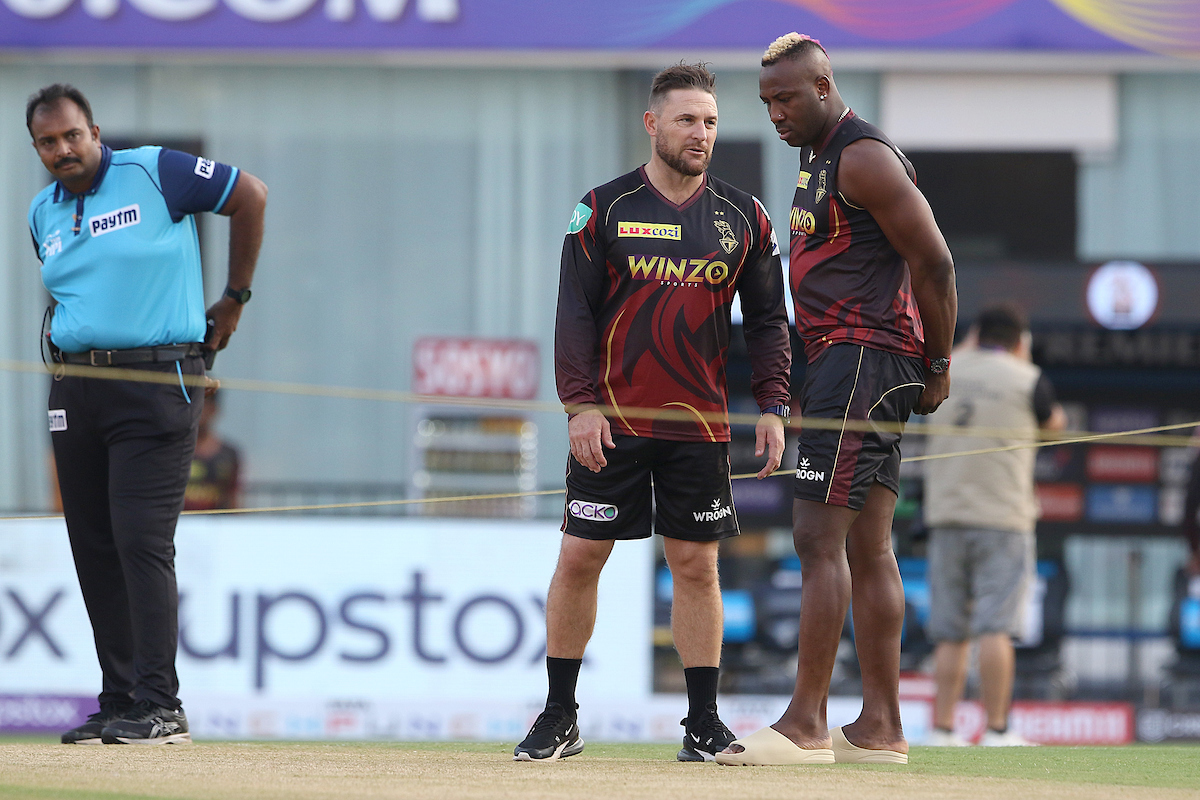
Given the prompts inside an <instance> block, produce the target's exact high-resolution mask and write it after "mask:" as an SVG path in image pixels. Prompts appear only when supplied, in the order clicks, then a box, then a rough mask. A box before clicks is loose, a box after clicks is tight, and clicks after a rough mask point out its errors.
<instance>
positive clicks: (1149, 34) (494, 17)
mask: <svg viewBox="0 0 1200 800" xmlns="http://www.w3.org/2000/svg"><path fill="white" fill-rule="evenodd" d="M1195 6H1200V4H1190V3H1180V2H1178V0H1145V2H1143V3H1139V4H1136V7H1135V4H1130V3H1128V2H1121V0H1092V2H1089V3H1086V4H1083V3H1078V2H1067V0H953V2H947V0H822V1H821V2H818V1H817V0H572V2H561V0H509V2H495V0H0V48H6V47H7V48H67V47H88V48H106V47H115V48H174V49H211V48H233V49H246V50H264V49H265V50H270V49H309V48H330V49H339V50H356V49H374V50H396V49H400V50H404V49H435V50H437V49H441V50H471V51H477V50H526V51H538V50H568V51H570V50H586V51H595V50H637V49H680V48H689V49H694V48H723V49H728V48H735V49H751V50H761V49H762V48H764V47H765V46H766V45H767V44H768V43H769V42H770V41H772V40H773V39H774V38H775V37H777V36H779V35H780V34H782V33H786V32H788V31H792V30H798V31H801V32H804V33H808V34H810V35H812V36H815V37H817V38H819V39H821V41H822V42H823V43H824V44H825V45H826V46H830V47H833V48H871V49H879V48H901V49H910V50H911V49H922V50H951V49H952V50H963V49H968V50H971V49H978V50H1026V51H1027V50H1041V51H1070V52H1110V53H1113V52H1117V53H1119V52H1131V51H1139V50H1150V51H1154V52H1160V53H1168V54H1174V55H1185V56H1187V55H1191V56H1195V55H1198V54H1200V8H1197V7H1195Z"/></svg>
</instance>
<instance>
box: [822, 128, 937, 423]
mask: <svg viewBox="0 0 1200 800" xmlns="http://www.w3.org/2000/svg"><path fill="white" fill-rule="evenodd" d="M838 187H839V189H840V190H841V193H842V195H843V196H844V197H845V198H846V199H847V200H849V201H850V202H851V203H853V204H854V205H856V206H859V207H861V208H865V209H866V210H867V211H869V212H870V213H871V216H872V217H874V218H875V221H876V222H878V223H879V227H880V228H882V229H883V233H884V235H885V236H887V238H888V241H889V242H891V244H892V246H893V247H895V248H896V252H898V253H899V254H900V256H901V258H903V259H904V260H905V261H906V262H908V270H909V273H910V274H911V276H912V290H913V296H914V297H915V298H916V301H917V308H918V309H919V310H920V312H921V322H922V324H923V326H924V328H925V355H926V357H927V358H931V359H934V358H945V357H949V355H950V348H951V345H952V344H953V341H954V326H955V324H956V322H957V319H958V293H957V291H956V290H955V287H954V260H953V258H952V257H951V255H950V249H949V248H948V247H946V240H945V239H944V238H942V232H941V231H940V230H938V226H937V222H936V221H935V220H934V218H933V211H932V210H931V209H930V208H929V203H928V202H926V200H925V196H924V195H922V194H921V192H920V190H919V189H917V187H916V186H915V185H914V184H913V182H912V181H911V180H910V179H909V177H908V173H907V172H905V170H904V165H903V164H902V163H901V162H900V159H899V158H897V157H896V154H895V153H894V152H893V151H892V149H891V148H890V147H888V146H887V145H885V144H884V143H883V142H880V141H877V140H875V139H861V140H859V141H857V142H854V143H853V144H851V145H849V146H848V147H847V148H846V149H845V150H844V151H843V152H842V158H841V164H840V166H839V167H838ZM949 394H950V374H949V372H944V373H942V374H941V375H934V374H932V373H929V372H928V370H927V371H926V375H925V391H923V392H922V393H921V397H920V399H919V400H918V401H917V405H916V408H915V409H914V411H916V413H918V414H928V413H930V412H932V411H933V410H934V409H936V408H937V407H938V406H939V405H941V404H942V401H943V400H945V399H946V397H947V396H949Z"/></svg>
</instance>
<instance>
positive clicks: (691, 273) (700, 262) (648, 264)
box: [629, 242, 736, 286]
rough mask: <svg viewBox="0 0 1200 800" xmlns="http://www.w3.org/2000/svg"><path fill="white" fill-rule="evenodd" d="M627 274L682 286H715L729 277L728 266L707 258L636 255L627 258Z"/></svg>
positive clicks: (645, 279)
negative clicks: (706, 284) (704, 284)
mask: <svg viewBox="0 0 1200 800" xmlns="http://www.w3.org/2000/svg"><path fill="white" fill-rule="evenodd" d="M735 245H736V242H735ZM647 259H649V260H647ZM629 274H630V275H632V276H633V277H634V278H638V279H640V280H644V281H649V280H655V281H663V282H672V283H681V284H684V285H688V284H690V285H699V284H701V283H711V284H713V285H714V286H715V285H717V284H720V283H721V282H722V281H724V280H725V279H726V278H728V277H729V265H728V264H726V263H725V262H724V261H709V260H708V259H707V258H667V257H665V256H643V255H636V256H629Z"/></svg>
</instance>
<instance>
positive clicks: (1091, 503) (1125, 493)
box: [1087, 485, 1158, 523]
mask: <svg viewBox="0 0 1200 800" xmlns="http://www.w3.org/2000/svg"><path fill="white" fill-rule="evenodd" d="M1087 518H1088V520H1089V521H1091V522H1139V523H1152V522H1155V521H1157V519H1158V490H1157V489H1156V488H1154V487H1152V486H1103V485H1101V486H1091V487H1089V488H1088V490H1087Z"/></svg>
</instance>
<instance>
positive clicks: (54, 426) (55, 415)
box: [49, 408, 67, 433]
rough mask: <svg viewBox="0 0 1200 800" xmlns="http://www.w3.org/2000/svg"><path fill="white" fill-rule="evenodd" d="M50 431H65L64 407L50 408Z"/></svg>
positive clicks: (65, 415) (65, 414)
mask: <svg viewBox="0 0 1200 800" xmlns="http://www.w3.org/2000/svg"><path fill="white" fill-rule="evenodd" d="M49 413H50V432H51V433H54V432H55V431H65V430H66V429H67V410H66V409H65V408H52V409H50V412H49Z"/></svg>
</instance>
